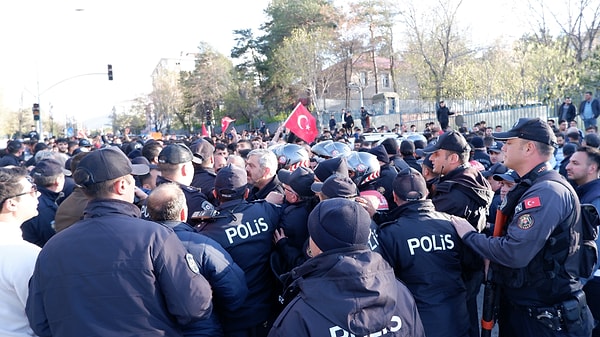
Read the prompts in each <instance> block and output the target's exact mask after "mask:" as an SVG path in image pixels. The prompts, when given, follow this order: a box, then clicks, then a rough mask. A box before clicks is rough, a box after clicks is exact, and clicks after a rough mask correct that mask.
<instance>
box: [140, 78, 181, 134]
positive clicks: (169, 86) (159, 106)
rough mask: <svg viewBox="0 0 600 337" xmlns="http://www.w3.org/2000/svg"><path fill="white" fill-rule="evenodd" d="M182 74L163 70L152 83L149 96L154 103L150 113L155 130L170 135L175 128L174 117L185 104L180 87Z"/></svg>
mask: <svg viewBox="0 0 600 337" xmlns="http://www.w3.org/2000/svg"><path fill="white" fill-rule="evenodd" d="M179 78H180V72H179V71H173V70H170V69H168V68H167V69H163V70H162V71H161V72H160V73H159V74H158V76H156V77H155V78H154V81H153V82H152V86H153V90H152V92H151V93H150V95H148V99H149V100H150V101H151V102H152V109H151V110H150V111H149V112H150V113H151V114H152V115H151V116H150V118H151V121H152V122H153V126H154V130H156V131H161V132H166V133H170V132H171V127H172V126H173V116H174V115H175V112H176V111H178V110H179V109H180V107H181V105H182V103H183V94H182V89H181V87H180V82H179Z"/></svg>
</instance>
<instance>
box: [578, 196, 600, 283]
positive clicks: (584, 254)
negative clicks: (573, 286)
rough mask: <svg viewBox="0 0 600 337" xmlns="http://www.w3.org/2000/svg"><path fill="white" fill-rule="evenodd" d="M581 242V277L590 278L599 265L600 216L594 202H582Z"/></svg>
mask: <svg viewBox="0 0 600 337" xmlns="http://www.w3.org/2000/svg"><path fill="white" fill-rule="evenodd" d="M580 208H581V244H580V254H581V256H580V262H579V276H580V277H581V278H586V279H587V278H590V277H592V276H593V274H594V271H596V267H597V265H598V247H597V246H596V239H598V225H599V224H600V217H599V216H598V210H597V209H596V207H594V205H592V204H581V207H580Z"/></svg>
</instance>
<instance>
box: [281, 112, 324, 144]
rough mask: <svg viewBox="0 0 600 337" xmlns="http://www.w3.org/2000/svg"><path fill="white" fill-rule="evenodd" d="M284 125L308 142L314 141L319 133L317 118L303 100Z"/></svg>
mask: <svg viewBox="0 0 600 337" xmlns="http://www.w3.org/2000/svg"><path fill="white" fill-rule="evenodd" d="M284 125H285V127H286V128H288V129H289V130H290V131H291V132H293V133H294V134H295V135H296V136H298V138H300V139H302V140H303V141H305V142H307V143H312V141H313V140H315V138H317V136H318V135H319V130H317V120H316V119H315V117H313V115H312V114H311V113H310V112H309V111H308V110H307V109H306V107H304V105H302V103H301V102H298V105H296V107H295V108H294V111H292V114H291V115H290V117H288V119H287V121H286V122H285V124H284Z"/></svg>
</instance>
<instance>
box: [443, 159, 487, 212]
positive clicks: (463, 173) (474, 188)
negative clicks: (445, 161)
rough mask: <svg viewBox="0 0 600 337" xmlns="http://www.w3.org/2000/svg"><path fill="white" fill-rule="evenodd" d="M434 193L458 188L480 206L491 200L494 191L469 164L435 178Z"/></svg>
mask: <svg viewBox="0 0 600 337" xmlns="http://www.w3.org/2000/svg"><path fill="white" fill-rule="evenodd" d="M434 184H435V193H448V192H449V191H450V190H451V189H452V188H460V189H461V190H462V191H463V192H465V193H466V194H468V195H469V196H470V197H471V198H472V199H473V200H476V201H477V202H478V203H479V204H480V205H481V206H487V205H489V204H490V203H491V202H492V198H493V197H494V191H492V187H491V186H490V183H489V182H488V181H487V179H485V178H484V177H483V175H482V174H481V173H479V171H477V169H475V168H473V167H471V166H469V165H461V166H459V167H457V168H455V169H454V170H452V171H450V172H448V174H446V175H444V176H441V177H439V178H437V181H435V182H434Z"/></svg>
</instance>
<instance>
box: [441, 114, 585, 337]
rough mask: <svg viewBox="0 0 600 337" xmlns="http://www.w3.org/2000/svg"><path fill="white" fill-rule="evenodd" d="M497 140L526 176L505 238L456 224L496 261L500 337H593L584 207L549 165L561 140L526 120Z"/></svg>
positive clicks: (513, 197) (507, 208)
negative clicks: (583, 257)
mask: <svg viewBox="0 0 600 337" xmlns="http://www.w3.org/2000/svg"><path fill="white" fill-rule="evenodd" d="M493 135H494V138H496V139H500V140H506V143H505V145H504V147H503V148H502V151H503V152H504V154H505V157H504V164H505V165H506V166H507V167H508V168H510V169H513V170H514V171H515V172H516V173H517V174H518V175H519V176H520V177H521V180H520V182H519V183H518V184H517V185H516V186H515V187H514V188H513V189H512V190H511V191H510V192H509V193H508V195H507V197H506V204H504V205H503V206H502V210H503V213H504V212H506V213H505V214H506V215H507V216H508V219H509V220H508V225H507V227H506V234H505V235H504V236H501V237H487V236H486V235H484V234H478V233H476V232H475V231H474V229H473V227H472V226H471V225H470V224H469V223H468V222H467V221H465V220H463V219H460V218H458V217H454V218H453V219H452V223H453V224H454V226H455V228H456V230H457V232H458V234H459V235H460V236H461V238H462V239H463V242H464V243H465V244H466V245H467V246H469V247H471V248H472V249H473V250H475V251H476V252H477V253H479V254H480V255H481V256H483V257H485V258H487V259H489V260H490V261H491V265H490V268H491V269H492V275H491V278H492V281H493V282H495V283H496V284H498V285H499V286H500V288H501V293H502V294H503V300H504V301H503V302H504V304H505V305H504V308H503V310H501V314H502V315H501V316H500V317H499V325H500V333H501V334H502V335H506V336H590V334H591V330H592V326H593V319H592V316H591V313H590V310H589V308H588V306H587V304H586V299H585V294H584V293H583V291H582V290H581V289H582V285H581V282H580V281H579V258H580V254H581V253H580V250H579V246H578V245H579V242H578V240H577V238H579V237H580V236H581V222H579V221H577V220H578V218H579V217H580V214H579V213H580V210H579V209H578V208H577V207H573V205H577V204H578V200H576V198H577V196H576V194H575V191H573V190H572V188H571V187H570V186H569V185H568V184H567V183H566V182H564V181H561V178H560V176H559V175H558V173H556V171H554V170H552V168H551V167H549V164H548V161H549V160H550V157H551V156H552V154H553V152H554V146H555V145H556V137H555V135H554V133H553V132H552V129H551V128H550V127H549V126H548V124H547V123H546V122H545V121H542V120H540V119H539V118H521V119H519V121H518V122H517V123H516V124H515V125H514V126H513V127H512V129H510V130H509V131H507V132H500V133H494V134H493Z"/></svg>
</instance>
